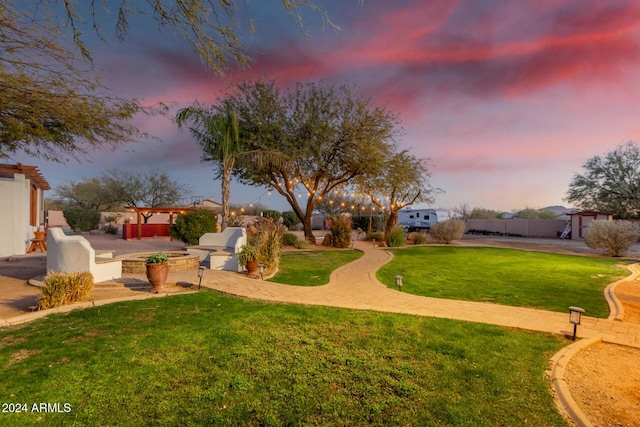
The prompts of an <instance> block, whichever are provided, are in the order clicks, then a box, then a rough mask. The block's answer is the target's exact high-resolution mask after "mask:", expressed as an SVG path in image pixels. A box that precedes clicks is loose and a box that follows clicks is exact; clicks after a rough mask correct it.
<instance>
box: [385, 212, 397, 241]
mask: <svg viewBox="0 0 640 427" xmlns="http://www.w3.org/2000/svg"><path fill="white" fill-rule="evenodd" d="M397 223H398V211H391V212H389V215H387V222H386V224H385V226H384V237H385V238H386V237H387V236H388V235H389V232H390V231H391V229H392V228H393V227H394V226H395V225H396V224H397Z"/></svg>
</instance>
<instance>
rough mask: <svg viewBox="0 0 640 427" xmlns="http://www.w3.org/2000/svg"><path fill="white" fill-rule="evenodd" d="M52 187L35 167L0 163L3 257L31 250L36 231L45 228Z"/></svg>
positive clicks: (0, 235) (0, 249)
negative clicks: (46, 195)
mask: <svg viewBox="0 0 640 427" xmlns="http://www.w3.org/2000/svg"><path fill="white" fill-rule="evenodd" d="M50 189H51V186H50V185H49V183H48V182H47V180H46V179H44V177H43V176H42V174H41V173H40V171H39V170H38V168H37V167H35V166H26V165H23V164H21V163H17V164H0V200H2V209H0V257H3V256H11V255H22V254H25V253H26V252H27V248H28V247H29V243H30V242H31V239H32V238H33V236H34V235H33V232H34V231H36V230H37V227H42V228H43V229H44V222H45V220H44V196H43V192H44V191H45V190H50Z"/></svg>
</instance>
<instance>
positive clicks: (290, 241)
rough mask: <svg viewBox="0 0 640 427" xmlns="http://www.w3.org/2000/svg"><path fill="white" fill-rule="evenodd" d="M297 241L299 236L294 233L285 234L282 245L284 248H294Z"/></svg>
mask: <svg viewBox="0 0 640 427" xmlns="http://www.w3.org/2000/svg"><path fill="white" fill-rule="evenodd" d="M296 240H298V236H296V235H295V234H293V233H284V234H283V235H282V244H283V245H284V246H294V245H295V243H296Z"/></svg>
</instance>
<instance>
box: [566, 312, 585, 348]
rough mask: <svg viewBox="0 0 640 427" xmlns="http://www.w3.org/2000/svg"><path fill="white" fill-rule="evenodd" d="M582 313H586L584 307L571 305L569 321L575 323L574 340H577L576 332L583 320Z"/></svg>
mask: <svg viewBox="0 0 640 427" xmlns="http://www.w3.org/2000/svg"><path fill="white" fill-rule="evenodd" d="M582 313H584V308H580V307H569V322H570V323H572V324H573V340H574V341H575V340H576V332H577V330H578V325H579V324H580V321H581V320H582Z"/></svg>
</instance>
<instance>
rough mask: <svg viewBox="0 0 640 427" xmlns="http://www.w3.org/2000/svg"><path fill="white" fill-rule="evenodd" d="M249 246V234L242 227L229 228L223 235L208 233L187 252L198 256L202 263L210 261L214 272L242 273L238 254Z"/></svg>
mask: <svg viewBox="0 0 640 427" xmlns="http://www.w3.org/2000/svg"><path fill="white" fill-rule="evenodd" d="M246 244H247V232H246V230H245V229H244V228H242V227H227V228H225V230H224V231H222V232H221V233H206V234H204V235H202V237H200V239H198V245H196V246H189V247H187V248H186V249H187V252H188V253H190V254H194V255H198V256H199V257H200V261H201V262H202V261H209V268H211V269H213V270H230V271H241V270H242V268H241V266H240V265H239V263H238V253H239V252H240V249H242V247H243V246H244V245H246Z"/></svg>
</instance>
